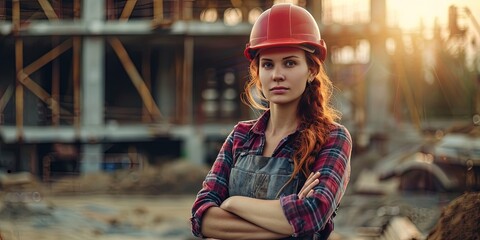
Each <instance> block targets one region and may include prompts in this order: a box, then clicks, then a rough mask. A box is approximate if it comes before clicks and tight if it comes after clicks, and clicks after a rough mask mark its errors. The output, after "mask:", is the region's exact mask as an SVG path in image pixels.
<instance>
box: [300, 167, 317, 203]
mask: <svg viewBox="0 0 480 240" xmlns="http://www.w3.org/2000/svg"><path fill="white" fill-rule="evenodd" d="M319 177H320V173H319V172H316V173H311V174H310V176H309V177H308V178H307V180H306V181H305V184H303V186H302V189H301V190H300V192H299V193H298V198H299V199H303V198H305V197H310V196H313V193H314V191H313V188H314V187H315V186H316V185H317V184H318V183H319V182H320V180H318V178H319Z"/></svg>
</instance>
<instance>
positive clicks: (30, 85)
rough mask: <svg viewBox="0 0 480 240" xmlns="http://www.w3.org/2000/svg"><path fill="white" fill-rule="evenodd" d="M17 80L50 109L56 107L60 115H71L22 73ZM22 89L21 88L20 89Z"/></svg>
mask: <svg viewBox="0 0 480 240" xmlns="http://www.w3.org/2000/svg"><path fill="white" fill-rule="evenodd" d="M17 78H18V79H20V80H19V82H20V83H21V84H22V85H23V86H25V87H26V88H27V89H28V90H30V91H31V92H32V93H33V94H34V95H35V96H37V97H38V98H39V99H40V100H42V102H44V103H46V104H47V105H48V107H49V108H50V109H53V108H55V107H58V108H59V109H60V113H61V114H65V115H71V113H70V112H69V111H67V110H66V109H63V108H61V107H60V106H59V103H58V102H57V101H56V100H55V99H53V98H52V96H50V94H49V93H48V92H47V91H45V89H43V88H42V87H41V86H40V85H38V84H37V83H36V82H35V81H33V80H32V79H31V78H30V77H28V76H27V75H25V73H23V72H22V71H20V73H19V74H18V75H17ZM22 89H23V88H22Z"/></svg>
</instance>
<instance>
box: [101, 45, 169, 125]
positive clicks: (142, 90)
mask: <svg viewBox="0 0 480 240" xmlns="http://www.w3.org/2000/svg"><path fill="white" fill-rule="evenodd" d="M109 42H110V45H111V46H112V48H113V50H114V51H115V53H116V54H117V56H118V58H119V60H120V62H121V63H122V65H123V67H124V68H125V71H126V72H127V74H128V76H130V80H131V81H132V83H133V85H134V86H135V88H136V89H137V91H138V93H139V94H140V97H141V98H142V100H143V104H145V107H146V108H147V110H148V112H149V113H150V115H152V117H153V118H154V119H159V118H162V114H161V112H160V110H159V109H158V107H157V104H156V103H155V100H154V99H153V97H152V95H151V94H150V90H149V89H148V87H147V85H146V84H145V82H144V81H143V79H142V77H141V76H140V73H138V70H137V69H136V67H135V65H134V64H133V61H132V60H131V59H130V57H129V55H128V53H127V50H126V49H125V48H124V46H123V44H122V43H121V42H120V40H118V38H110V39H109Z"/></svg>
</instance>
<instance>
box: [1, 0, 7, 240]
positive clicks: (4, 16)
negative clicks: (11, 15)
mask: <svg viewBox="0 0 480 240" xmlns="http://www.w3.org/2000/svg"><path fill="white" fill-rule="evenodd" d="M5 4H6V3H5V0H0V20H5V19H6V18H7V16H6V14H5V13H6V9H5ZM0 240H1V239H0Z"/></svg>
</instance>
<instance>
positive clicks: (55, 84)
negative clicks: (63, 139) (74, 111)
mask: <svg viewBox="0 0 480 240" xmlns="http://www.w3.org/2000/svg"><path fill="white" fill-rule="evenodd" d="M52 40H53V44H55V45H56V44H58V37H53V39H52ZM51 93H52V98H53V100H54V101H55V102H60V61H59V60H58V58H56V59H54V60H53V62H52V91H51ZM59 124H60V104H54V105H52V125H54V126H58V125H59Z"/></svg>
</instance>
